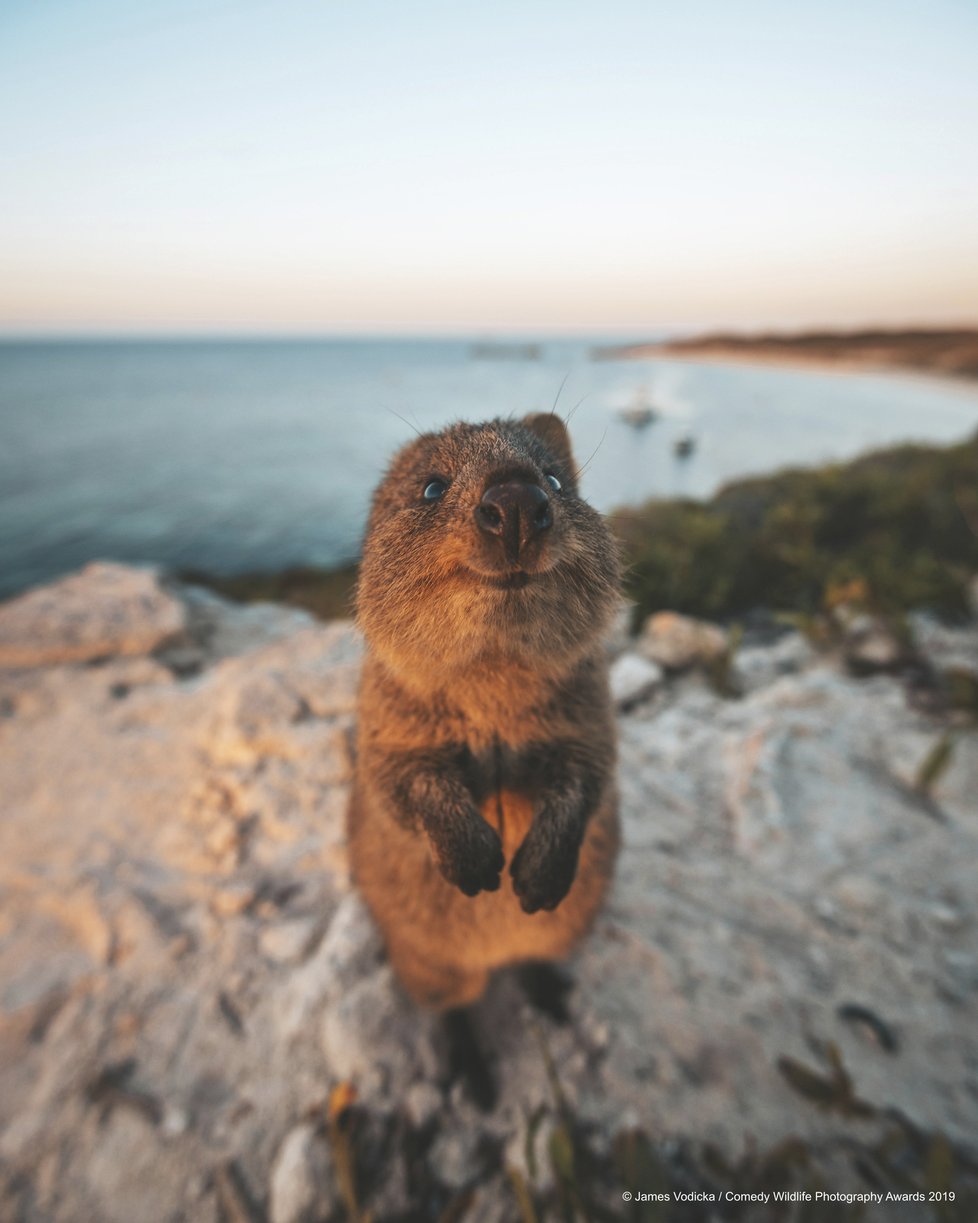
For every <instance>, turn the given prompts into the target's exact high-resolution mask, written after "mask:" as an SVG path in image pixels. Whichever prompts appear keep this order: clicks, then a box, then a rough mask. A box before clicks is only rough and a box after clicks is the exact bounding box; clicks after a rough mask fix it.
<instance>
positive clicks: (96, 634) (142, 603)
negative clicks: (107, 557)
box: [0, 561, 186, 667]
mask: <svg viewBox="0 0 978 1223" xmlns="http://www.w3.org/2000/svg"><path fill="white" fill-rule="evenodd" d="M185 627H186V610H185V608H184V606H183V604H182V603H181V602H180V601H179V600H178V599H175V598H174V597H173V596H172V595H170V594H168V593H167V592H166V591H165V590H163V588H162V587H161V586H160V582H159V575H158V574H157V573H156V572H155V571H154V570H152V569H133V568H131V567H129V566H127V565H115V564H110V563H108V562H103V561H99V562H96V563H94V564H91V565H87V566H86V567H85V568H84V569H82V570H81V571H80V572H79V573H73V574H71V575H70V576H69V577H66V578H63V579H62V580H61V581H60V582H55V583H54V585H52V586H42V587H41V588H40V589H39V590H31V591H28V593H27V594H24V595H20V596H19V597H18V598H16V599H11V600H10V601H9V602H7V603H4V604H3V605H2V606H0V667H37V666H44V665H47V664H51V663H70V662H85V661H86V660H88V659H92V658H104V657H108V656H112V655H116V654H148V653H149V652H150V651H151V650H154V649H155V648H156V647H157V646H159V645H161V644H162V643H163V642H164V641H167V640H168V639H170V638H172V637H174V636H176V635H177V634H179V633H181V632H182V631H183V630H184V629H185Z"/></svg>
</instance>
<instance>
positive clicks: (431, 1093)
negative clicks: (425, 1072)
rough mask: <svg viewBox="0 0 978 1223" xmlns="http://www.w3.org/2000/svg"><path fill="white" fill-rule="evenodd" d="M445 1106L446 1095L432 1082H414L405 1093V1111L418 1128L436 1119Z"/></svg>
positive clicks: (420, 1128) (422, 1127)
mask: <svg viewBox="0 0 978 1223" xmlns="http://www.w3.org/2000/svg"><path fill="white" fill-rule="evenodd" d="M444 1106H445V1098H444V1096H443V1095H442V1093H441V1092H440V1091H439V1090H438V1088H437V1087H435V1086H434V1085H433V1084H432V1083H412V1084H411V1086H410V1087H409V1088H408V1089H407V1091H406V1092H405V1093H404V1111H405V1113H406V1114H407V1118H408V1120H409V1121H410V1122H411V1124H412V1125H413V1126H414V1128H415V1129H416V1130H423V1129H424V1127H425V1126H426V1125H428V1124H429V1122H431V1121H434V1119H435V1118H436V1117H437V1116H438V1114H439V1112H440V1111H441V1110H442V1109H443V1108H444Z"/></svg>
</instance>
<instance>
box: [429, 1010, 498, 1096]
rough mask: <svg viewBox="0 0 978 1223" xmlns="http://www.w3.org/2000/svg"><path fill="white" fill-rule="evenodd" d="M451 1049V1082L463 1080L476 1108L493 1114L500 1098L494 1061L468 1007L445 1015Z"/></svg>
mask: <svg viewBox="0 0 978 1223" xmlns="http://www.w3.org/2000/svg"><path fill="white" fill-rule="evenodd" d="M442 1023H443V1025H444V1032H445V1041H446V1044H447V1046H448V1074H449V1080H450V1081H451V1082H455V1081H456V1080H461V1082H462V1083H463V1084H464V1087H465V1094H466V1095H467V1096H468V1097H469V1099H470V1100H471V1101H472V1103H473V1104H474V1105H475V1106H476V1108H478V1109H480V1110H481V1111H482V1112H484V1113H487V1112H490V1111H491V1110H492V1109H493V1108H494V1107H495V1104H496V1100H497V1099H498V1097H499V1091H498V1087H497V1084H496V1076H495V1073H494V1071H493V1064H492V1060H491V1059H490V1057H489V1056H488V1054H487V1053H486V1051H485V1049H484V1048H483V1047H482V1044H481V1042H480V1041H479V1038H478V1035H477V1033H476V1029H475V1024H474V1023H473V1018H472V1010H471V1008H469V1007H456V1008H455V1009H453V1010H451V1011H446V1012H445V1013H444V1015H443V1016H442Z"/></svg>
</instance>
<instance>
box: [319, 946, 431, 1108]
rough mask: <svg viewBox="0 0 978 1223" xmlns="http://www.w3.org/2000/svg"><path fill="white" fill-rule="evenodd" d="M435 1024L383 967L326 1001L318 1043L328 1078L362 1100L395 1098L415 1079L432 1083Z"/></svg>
mask: <svg viewBox="0 0 978 1223" xmlns="http://www.w3.org/2000/svg"><path fill="white" fill-rule="evenodd" d="M436 1024H437V1020H436V1019H435V1018H434V1016H431V1015H429V1014H426V1013H423V1012H421V1011H420V1010H419V1009H418V1008H417V1007H416V1006H414V1005H413V1003H411V1002H410V1001H409V1000H408V998H407V995H406V994H405V993H404V992H403V991H402V989H401V987H400V986H399V985H398V983H397V981H396V979H395V977H394V973H393V970H392V969H391V968H390V966H389V965H386V964H385V965H384V966H383V967H381V968H379V969H377V970H376V971H375V972H374V973H372V974H371V975H370V976H369V977H367V978H366V979H365V980H361V981H356V982H354V984H353V985H351V986H350V987H349V988H348V989H344V990H343V991H342V992H341V993H340V994H339V995H334V996H332V997H331V998H330V1001H329V1005H328V1006H327V1007H326V1009H325V1011H324V1013H323V1020H322V1025H321V1027H320V1040H321V1046H322V1050H323V1054H324V1056H325V1058H326V1064H327V1066H328V1067H329V1071H330V1074H331V1075H332V1076H333V1077H334V1078H338V1079H347V1080H350V1081H351V1082H353V1084H354V1085H355V1086H356V1088H357V1090H358V1091H359V1092H360V1093H361V1095H363V1096H365V1097H370V1096H374V1097H377V1096H379V1095H382V1096H383V1097H384V1098H386V1099H388V1100H390V1099H397V1098H400V1097H401V1096H402V1095H403V1093H404V1092H405V1091H406V1090H407V1088H408V1086H409V1085H410V1084H411V1083H412V1082H414V1081H415V1080H416V1079H418V1078H428V1079H431V1078H434V1077H435V1075H436V1074H437V1073H438V1066H439V1058H438V1054H437V1050H436V1048H435V1030H436Z"/></svg>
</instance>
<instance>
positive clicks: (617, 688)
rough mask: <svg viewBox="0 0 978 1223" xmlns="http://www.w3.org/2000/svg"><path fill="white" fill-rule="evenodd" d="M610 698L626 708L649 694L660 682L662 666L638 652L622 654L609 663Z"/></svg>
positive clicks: (622, 707) (619, 706)
mask: <svg viewBox="0 0 978 1223" xmlns="http://www.w3.org/2000/svg"><path fill="white" fill-rule="evenodd" d="M610 681H611V699H612V700H613V701H614V702H615V704H616V705H617V706H618V708H620V709H628V708H629V707H630V706H632V705H636V704H638V702H639V701H642V700H644V699H645V698H646V697H647V696H651V695H652V693H653V692H654V691H655V689H656V688H658V686H659V685H660V684H661V683H662V668H661V667H660V666H659V665H658V663H654V662H649V661H648V659H646V658H641V657H639V655H638V654H622V655H621V656H620V657H619V658H617V659H616V660H615V661H614V662H613V663H612V665H611V675H610Z"/></svg>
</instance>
